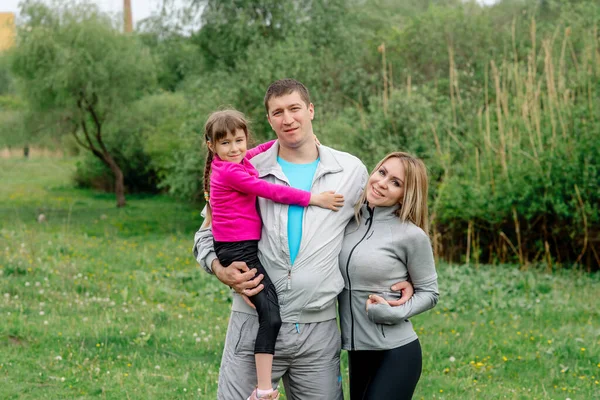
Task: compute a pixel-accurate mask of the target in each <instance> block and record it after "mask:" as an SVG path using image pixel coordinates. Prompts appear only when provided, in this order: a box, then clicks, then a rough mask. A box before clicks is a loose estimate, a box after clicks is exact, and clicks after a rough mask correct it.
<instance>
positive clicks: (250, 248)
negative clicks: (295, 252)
mask: <svg viewBox="0 0 600 400" xmlns="http://www.w3.org/2000/svg"><path fill="white" fill-rule="evenodd" d="M214 246H215V252H216V253H217V258H218V259H219V262H220V263H221V265H223V266H224V267H229V265H230V264H231V263H232V262H234V261H244V262H245V263H246V265H247V266H248V268H249V269H252V268H256V270H257V272H256V275H257V276H258V275H259V274H263V275H264V278H263V280H262V281H261V283H262V284H263V285H264V289H263V290H261V291H260V292H259V293H258V294H257V295H256V296H252V297H250V301H251V302H252V304H254V305H255V306H256V312H257V313H258V322H259V326H258V334H257V335H256V344H255V345H254V353H267V354H274V353H275V341H276V340H277V334H278V333H279V328H281V316H280V314H279V302H278V300H277V292H276V291H275V285H273V282H271V279H270V278H269V275H267V271H265V268H264V267H263V266H262V264H261V263H260V261H259V259H258V241H257V240H246V241H243V242H217V241H215V242H214Z"/></svg>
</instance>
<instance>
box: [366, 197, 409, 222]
mask: <svg viewBox="0 0 600 400" xmlns="http://www.w3.org/2000/svg"><path fill="white" fill-rule="evenodd" d="M398 209H400V204H395V205H393V206H389V207H373V208H369V207H368V206H367V202H366V201H365V203H364V204H363V205H362V207H361V208H360V214H361V215H362V216H363V217H364V218H367V219H370V218H373V221H382V220H386V219H392V218H398V216H397V215H396V211H398Z"/></svg>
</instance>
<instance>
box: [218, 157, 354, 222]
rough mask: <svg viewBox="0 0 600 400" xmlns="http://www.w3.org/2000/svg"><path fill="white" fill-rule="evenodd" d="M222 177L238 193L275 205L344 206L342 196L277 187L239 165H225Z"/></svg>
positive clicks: (328, 207) (334, 208) (331, 207)
mask: <svg viewBox="0 0 600 400" xmlns="http://www.w3.org/2000/svg"><path fill="white" fill-rule="evenodd" d="M223 168H224V169H225V170H224V171H223V174H222V176H223V177H224V181H225V184H226V185H228V186H230V187H231V188H232V189H235V190H237V191H238V192H242V193H247V194H252V195H255V196H259V197H264V198H265V199H269V200H273V201H274V202H276V203H283V204H293V205H298V206H302V207H306V206H308V205H315V206H319V207H322V208H327V209H330V210H333V211H337V210H338V208H339V207H341V206H342V205H343V204H344V196H343V195H341V194H338V193H334V192H323V193H320V194H312V193H311V192H307V191H305V190H300V189H296V188H293V187H289V186H284V185H277V184H275V183H269V182H266V181H263V180H262V179H259V178H257V177H256V176H252V175H250V174H248V173H247V172H246V171H245V170H244V169H243V167H242V166H241V165H240V164H235V163H225V164H224V165H223Z"/></svg>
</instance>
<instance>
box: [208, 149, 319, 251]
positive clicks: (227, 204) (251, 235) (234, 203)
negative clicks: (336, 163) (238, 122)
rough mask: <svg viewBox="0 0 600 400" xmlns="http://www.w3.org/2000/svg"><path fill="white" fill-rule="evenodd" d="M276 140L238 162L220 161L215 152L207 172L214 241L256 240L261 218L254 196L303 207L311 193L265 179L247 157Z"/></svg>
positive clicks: (250, 152)
mask: <svg viewBox="0 0 600 400" xmlns="http://www.w3.org/2000/svg"><path fill="white" fill-rule="evenodd" d="M274 143H275V140H272V141H270V142H267V143H264V144H261V145H259V146H257V147H255V148H253V149H251V150H248V152H247V153H246V157H245V158H244V159H243V160H242V162H241V163H239V164H236V163H232V162H227V161H223V160H221V159H220V158H219V156H217V155H216V154H215V157H214V159H213V161H212V165H211V173H210V206H211V209H212V232H213V236H214V238H215V240H216V241H217V242H241V241H243V240H259V239H260V231H261V228H262V221H261V219H260V216H259V215H258V210H257V208H256V207H257V205H256V197H257V196H260V197H264V198H267V199H269V200H273V201H274V202H277V203H283V204H294V205H299V206H303V207H306V206H308V204H309V202H310V192H306V191H304V190H299V189H294V188H292V187H289V186H283V185H277V184H274V183H269V182H265V181H263V180H261V179H259V178H258V171H256V168H254V166H253V165H252V164H250V161H249V160H250V159H251V158H252V157H254V156H256V155H257V154H260V153H262V152H265V151H267V150H269V149H270V148H271V146H273V144H274Z"/></svg>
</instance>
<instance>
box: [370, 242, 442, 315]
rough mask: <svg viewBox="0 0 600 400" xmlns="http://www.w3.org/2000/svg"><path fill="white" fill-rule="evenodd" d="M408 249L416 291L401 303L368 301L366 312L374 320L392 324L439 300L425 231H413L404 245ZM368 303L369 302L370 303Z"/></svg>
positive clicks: (408, 261)
mask: <svg viewBox="0 0 600 400" xmlns="http://www.w3.org/2000/svg"><path fill="white" fill-rule="evenodd" d="M403 247H404V249H405V250H406V252H407V263H406V264H407V265H406V267H407V269H408V275H409V276H410V280H411V282H412V284H413V286H414V290H415V293H414V294H413V296H412V297H411V298H410V299H409V300H408V301H407V302H406V303H404V304H402V305H400V306H397V307H392V306H390V305H389V304H388V303H387V302H386V301H383V302H381V301H379V300H378V299H376V298H375V299H373V300H369V301H368V305H367V314H368V316H369V319H370V320H371V321H372V322H375V323H376V324H385V325H394V324H397V323H400V322H402V321H403V320H405V319H408V318H410V317H412V316H414V315H417V314H420V313H422V312H425V311H427V310H430V309H432V308H433V307H435V305H436V304H437V302H438V298H439V291H438V284H437V273H436V271H435V263H434V259H433V251H432V249H431V243H430V241H429V238H428V237H427V235H425V233H424V232H422V231H418V232H415V234H414V235H413V237H411V238H410V240H408V241H407V243H406V246H403ZM369 303H371V304H369Z"/></svg>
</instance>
